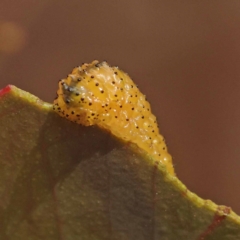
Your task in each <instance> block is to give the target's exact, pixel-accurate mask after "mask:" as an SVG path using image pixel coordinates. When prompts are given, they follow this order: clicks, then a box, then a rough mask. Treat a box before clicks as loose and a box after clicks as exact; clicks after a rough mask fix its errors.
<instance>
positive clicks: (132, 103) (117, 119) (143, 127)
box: [54, 61, 174, 175]
mask: <svg viewBox="0 0 240 240" xmlns="http://www.w3.org/2000/svg"><path fill="white" fill-rule="evenodd" d="M54 110H55V111H57V112H58V113H59V114H60V115H61V116H63V117H66V118H67V119H69V120H71V121H74V122H77V123H79V124H83V125H85V126H90V125H98V126H99V127H101V128H104V129H106V130H109V131H111V132H112V134H114V135H115V136H117V137H120V138H121V139H124V140H125V141H130V142H133V143H135V144H137V145H138V146H139V147H140V148H142V149H144V150H145V151H147V152H148V153H149V154H150V155H152V156H153V157H154V159H156V160H159V161H160V162H162V163H164V164H165V166H166V168H167V169H168V171H169V172H170V173H171V174H173V175H174V169H173V166H172V157H171V156H170V154H169V153H168V152H167V146H166V144H165V141H164V138H163V136H162V135H160V134H159V129H158V125H157V121H156V117H155V116H154V115H153V114H152V113H151V107H150V104H149V102H148V101H147V100H146V97H145V96H144V95H143V94H142V93H141V92H140V91H139V89H138V88H137V86H136V85H135V84H134V82H133V81H132V80H131V78H130V77H129V76H128V75H127V74H126V73H124V72H123V71H121V70H120V69H118V68H117V67H110V66H109V65H108V64H107V63H106V62H102V63H99V62H98V61H93V62H92V63H90V64H83V65H82V66H81V67H77V68H74V69H73V71H72V73H71V74H69V75H68V77H67V78H66V79H63V80H61V81H60V82H59V89H58V91H57V98H56V99H55V101H54Z"/></svg>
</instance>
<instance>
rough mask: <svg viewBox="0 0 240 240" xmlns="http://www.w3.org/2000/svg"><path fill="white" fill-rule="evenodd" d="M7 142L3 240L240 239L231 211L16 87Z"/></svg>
mask: <svg viewBox="0 0 240 240" xmlns="http://www.w3.org/2000/svg"><path fill="white" fill-rule="evenodd" d="M0 143H1V144H0V239H6V240H8V239H9V240H12V239H18V240H19V239H33V240H38V239H51V240H55V239H64V240H65V239H66V240H67V239H71V240H74V239H81V240H122V239H123V240H128V239H129V240H135V239H140V240H145V239H146V240H177V239H180V240H182V239H186V240H211V239H212V240H213V239H217V240H221V239H224V240H236V239H240V218H239V216H237V215H236V214H235V213H234V212H233V211H232V210H231V209H230V208H229V207H225V206H217V205H216V204H214V203H213V202H211V201H210V200H207V201H205V200H203V199H201V198H199V197H198V196H196V195H195V194H193V193H191V192H190V191H189V190H187V188H186V186H184V185H183V184H182V183H181V181H179V180H178V179H177V178H176V177H172V176H170V175H169V174H167V173H166V170H165V168H164V166H162V165H161V164H157V163H156V162H155V161H154V160H153V159H152V158H150V157H149V156H147V155H146V154H145V153H144V152H143V151H142V150H140V149H139V148H138V147H137V146H135V145H132V144H129V143H126V142H123V141H121V140H120V139H117V138H115V137H114V136H112V135H111V134H110V133H108V132H105V131H103V130H101V129H99V128H97V127H84V126H81V125H78V124H74V123H72V122H70V121H68V120H66V119H63V118H61V117H59V116H58V115H57V114H56V113H55V112H53V111H52V105H51V104H49V103H45V102H43V101H41V100H40V99H38V98H37V97H35V96H33V95H31V94H29V93H27V92H24V91H22V90H20V89H18V88H16V87H14V86H7V87H6V88H5V89H3V90H1V91H0Z"/></svg>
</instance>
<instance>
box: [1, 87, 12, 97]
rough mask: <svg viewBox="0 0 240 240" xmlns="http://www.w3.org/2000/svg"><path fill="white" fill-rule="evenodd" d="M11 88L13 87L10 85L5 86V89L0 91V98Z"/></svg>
mask: <svg viewBox="0 0 240 240" xmlns="http://www.w3.org/2000/svg"><path fill="white" fill-rule="evenodd" d="M12 87H13V86H12V85H7V86H6V87H5V88H3V89H0V97H2V96H3V95H5V94H6V93H8V92H10V91H11V89H12Z"/></svg>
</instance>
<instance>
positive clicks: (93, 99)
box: [54, 61, 117, 125]
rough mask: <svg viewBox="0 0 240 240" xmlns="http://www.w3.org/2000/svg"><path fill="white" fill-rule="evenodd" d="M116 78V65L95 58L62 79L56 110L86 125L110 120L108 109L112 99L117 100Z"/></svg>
mask: <svg viewBox="0 0 240 240" xmlns="http://www.w3.org/2000/svg"><path fill="white" fill-rule="evenodd" d="M115 77H116V76H115V74H114V70H113V68H111V67H110V66H109V65H108V64H107V63H106V62H102V63H99V62H98V61H93V62H92V63H90V64H83V65H82V66H81V67H76V68H74V69H73V71H72V73H71V74H69V75H68V77H67V78H66V79H62V80H60V81H59V89H58V91H57V98H56V99H55V101H54V108H55V110H57V111H58V112H59V113H60V115H62V116H65V117H67V118H68V119H69V120H72V121H75V122H77V123H80V124H84V125H93V124H96V123H98V122H99V121H101V120H102V119H104V120H107V118H109V117H110V116H109V111H107V110H106V108H107V107H108V105H109V103H110V101H114V100H116V96H115V95H116V94H114V93H115V92H116V90H117V89H116V88H117V87H116V85H117V84H116V85H115V83H116V82H117V79H115ZM100 118H101V119H100Z"/></svg>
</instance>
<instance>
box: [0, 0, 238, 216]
mask: <svg viewBox="0 0 240 240" xmlns="http://www.w3.org/2000/svg"><path fill="white" fill-rule="evenodd" d="M239 30H240V1H237V0H232V1H223V0H218V1H207V0H205V1H188V0H187V1H171V0H165V1H147V0H145V1H138V0H131V1H129V0H121V1H106V0H102V1H81V0H69V1H63V0H58V1H55V0H39V1H33V0H18V1H15V0H8V1H6V0H3V1H0V88H3V87H4V86H6V85H7V84H9V83H10V84H14V85H16V86H17V87H19V88H22V89H24V90H26V91H29V92H31V93H33V94H35V95H37V96H39V97H40V98H42V99H43V100H45V101H49V102H52V101H53V99H54V97H55V92H56V90H57V82H58V80H59V79H60V78H64V77H65V76H66V75H67V74H68V73H69V72H70V71H71V70H72V68H73V67H75V66H77V65H80V64H81V63H82V62H89V61H92V60H94V59H98V60H107V61H108V62H109V63H110V64H111V65H118V66H119V67H120V68H122V69H123V70H125V71H126V72H128V73H129V74H130V76H131V77H132V78H133V79H134V80H135V82H136V83H137V84H138V85H139V87H140V89H142V91H143V92H144V93H145V94H146V95H147V96H148V99H149V101H150V102H151V103H152V108H153V112H154V113H155V114H156V115H157V116H158V119H159V124H160V129H161V132H162V133H163V134H164V136H165V137H166V139H167V142H168V146H169V150H170V152H171V154H172V155H173V157H174V163H175V167H176V172H177V175H178V176H179V178H180V179H181V180H182V181H183V182H184V183H185V184H186V185H187V186H188V187H189V189H190V190H192V191H193V192H196V193H197V194H199V195H200V196H201V197H203V198H210V199H212V200H213V201H215V202H216V203H218V204H224V205H228V206H231V207H232V208H233V210H234V211H236V212H237V213H239V214H240V204H239V203H240V174H239V172H240V94H239V93H240V81H239V80H240V79H239V77H240V44H239V42H240V31H239Z"/></svg>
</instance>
